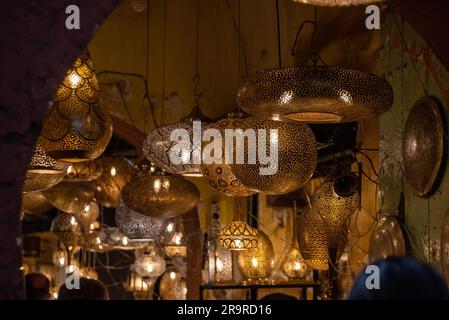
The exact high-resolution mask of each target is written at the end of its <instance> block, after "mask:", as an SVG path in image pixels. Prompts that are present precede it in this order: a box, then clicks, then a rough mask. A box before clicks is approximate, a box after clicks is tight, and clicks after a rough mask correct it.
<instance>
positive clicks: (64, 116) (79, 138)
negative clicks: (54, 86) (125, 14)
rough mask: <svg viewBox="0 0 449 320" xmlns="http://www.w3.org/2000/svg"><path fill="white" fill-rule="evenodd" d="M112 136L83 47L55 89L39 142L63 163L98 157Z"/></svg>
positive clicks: (93, 72) (109, 122)
mask: <svg viewBox="0 0 449 320" xmlns="http://www.w3.org/2000/svg"><path fill="white" fill-rule="evenodd" d="M111 136H112V120H111V117H110V115H109V113H108V110H107V109H106V107H105V106H104V105H103V103H102V102H101V99H100V86H99V84H98V79H97V76H96V75H95V70H94V67H93V65H92V61H91V59H90V56H89V53H88V52H87V50H84V51H83V52H82V53H81V55H80V56H79V57H78V58H77V59H76V60H75V62H74V64H73V67H72V68H71V69H70V70H69V71H68V72H67V75H66V77H65V78H64V81H63V82H62V85H61V86H60V87H59V88H58V90H57V91H56V96H55V98H54V105H53V108H52V110H51V111H50V114H49V115H48V117H47V118H46V120H45V121H44V124H43V127H42V131H41V135H40V136H39V140H38V142H39V144H40V145H41V147H42V148H43V149H44V150H45V151H46V152H47V154H48V155H49V156H51V157H53V158H55V159H60V160H64V161H67V162H80V161H87V160H92V159H95V158H97V157H99V156H100V155H101V154H102V153H103V151H104V149H105V148H106V146H107V144H108V143H109V140H110V139H111Z"/></svg>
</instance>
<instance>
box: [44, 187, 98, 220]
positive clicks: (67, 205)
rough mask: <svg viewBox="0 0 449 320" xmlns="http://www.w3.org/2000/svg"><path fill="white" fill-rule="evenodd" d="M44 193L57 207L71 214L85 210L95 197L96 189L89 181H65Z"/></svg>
mask: <svg viewBox="0 0 449 320" xmlns="http://www.w3.org/2000/svg"><path fill="white" fill-rule="evenodd" d="M43 193H44V195H45V197H46V198H47V200H48V201H49V202H50V203H51V204H52V205H53V206H54V207H55V208H57V209H59V210H61V211H64V212H66V213H71V214H77V213H79V212H81V211H83V209H84V208H85V207H86V206H87V205H88V204H89V203H90V202H91V201H92V200H93V197H94V189H93V188H92V185H91V184H90V183H89V182H65V181H63V182H61V183H59V184H57V185H56V186H54V187H52V188H50V189H48V190H45V191H44V192H43Z"/></svg>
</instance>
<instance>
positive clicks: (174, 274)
mask: <svg viewBox="0 0 449 320" xmlns="http://www.w3.org/2000/svg"><path fill="white" fill-rule="evenodd" d="M175 278H176V272H173V271H171V272H170V279H172V280H175Z"/></svg>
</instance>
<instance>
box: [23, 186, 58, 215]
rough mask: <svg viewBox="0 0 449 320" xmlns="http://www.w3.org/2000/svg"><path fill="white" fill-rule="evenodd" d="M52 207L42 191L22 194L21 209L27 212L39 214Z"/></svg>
mask: <svg viewBox="0 0 449 320" xmlns="http://www.w3.org/2000/svg"><path fill="white" fill-rule="evenodd" d="M51 208H53V206H52V205H51V203H50V202H48V200H47V198H45V196H44V194H43V193H42V192H39V191H38V192H27V193H23V194H22V210H23V212H25V213H29V214H41V213H44V212H47V211H48V210H50V209H51Z"/></svg>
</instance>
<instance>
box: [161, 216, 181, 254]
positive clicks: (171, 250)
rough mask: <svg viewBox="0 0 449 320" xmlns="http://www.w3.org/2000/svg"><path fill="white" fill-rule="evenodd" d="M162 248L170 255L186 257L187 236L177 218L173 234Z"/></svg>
mask: <svg viewBox="0 0 449 320" xmlns="http://www.w3.org/2000/svg"><path fill="white" fill-rule="evenodd" d="M164 249H165V253H167V255H168V256H170V257H187V238H186V235H185V232H184V224H183V222H182V221H181V220H179V219H177V221H176V223H175V230H174V232H173V236H172V238H171V239H170V240H169V241H168V242H166V243H165V245H164Z"/></svg>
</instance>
